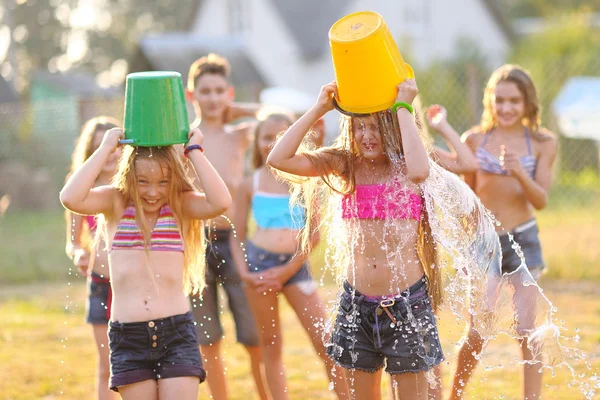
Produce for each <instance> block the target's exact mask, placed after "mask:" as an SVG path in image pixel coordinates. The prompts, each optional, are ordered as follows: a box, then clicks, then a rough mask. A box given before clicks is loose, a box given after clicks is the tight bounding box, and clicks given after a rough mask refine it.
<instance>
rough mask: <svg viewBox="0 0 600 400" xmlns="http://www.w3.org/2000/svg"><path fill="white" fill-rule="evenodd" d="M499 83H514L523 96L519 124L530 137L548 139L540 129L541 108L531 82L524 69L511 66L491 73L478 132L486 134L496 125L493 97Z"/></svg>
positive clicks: (545, 133) (484, 96)
mask: <svg viewBox="0 0 600 400" xmlns="http://www.w3.org/2000/svg"><path fill="white" fill-rule="evenodd" d="M500 82H512V83H514V84H515V85H516V86H517V88H518V89H519V92H521V94H522V95H523V100H524V103H525V115H524V116H523V119H522V121H521V123H522V124H523V125H524V126H526V127H527V128H528V129H529V132H531V134H532V136H534V137H535V138H536V139H542V140H543V139H545V138H548V137H549V136H550V135H549V133H548V132H547V131H546V130H543V129H540V122H541V121H540V113H541V107H540V102H539V99H538V95H537V91H536V89H535V85H534V83H533V80H532V79H531V77H530V76H529V73H528V72H527V71H526V70H525V69H523V68H522V67H520V66H518V65H513V64H505V65H503V66H501V67H500V68H498V69H497V70H495V71H494V72H493V73H492V75H491V76H490V79H489V80H488V83H487V85H486V87H485V91H484V94H483V114H482V115H481V123H480V125H479V130H480V132H481V133H487V132H489V131H491V130H492V128H494V127H495V126H496V124H497V121H496V118H495V117H494V112H493V109H494V108H493V107H494V106H493V97H494V91H495V90H496V86H497V85H498V83H500Z"/></svg>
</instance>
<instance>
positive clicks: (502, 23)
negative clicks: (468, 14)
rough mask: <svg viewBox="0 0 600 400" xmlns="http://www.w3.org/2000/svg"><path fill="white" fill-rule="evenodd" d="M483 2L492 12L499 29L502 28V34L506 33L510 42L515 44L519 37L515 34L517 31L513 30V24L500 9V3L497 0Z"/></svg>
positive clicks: (482, 0)
mask: <svg viewBox="0 0 600 400" xmlns="http://www.w3.org/2000/svg"><path fill="white" fill-rule="evenodd" d="M481 2H482V3H483V5H484V6H485V7H486V8H487V10H488V11H489V12H490V14H491V15H492V18H493V19H494V20H495V21H496V23H497V24H498V27H499V28H500V30H502V33H504V35H505V36H506V38H507V39H508V41H509V42H514V40H515V39H516V37H517V35H516V33H515V30H514V29H513V26H512V24H511V22H510V21H509V20H508V18H507V17H506V15H505V14H504V13H503V12H502V10H501V9H500V6H499V5H498V2H497V1H496V0H481Z"/></svg>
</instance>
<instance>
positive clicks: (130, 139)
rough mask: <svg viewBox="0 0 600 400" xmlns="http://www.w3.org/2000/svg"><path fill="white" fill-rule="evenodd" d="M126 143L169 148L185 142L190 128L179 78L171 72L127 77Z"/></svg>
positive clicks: (176, 73) (179, 75) (145, 73)
mask: <svg viewBox="0 0 600 400" xmlns="http://www.w3.org/2000/svg"><path fill="white" fill-rule="evenodd" d="M123 125H124V127H125V130H124V132H125V140H121V141H120V143H124V144H131V145H133V146H141V147H154V146H169V145H173V144H178V143H186V142H187V141H188V132H189V130H190V125H189V121H188V114H187V108H186V105H185V98H184V95H183V85H182V82H181V74H179V73H178V72H170V71H152V72H136V73H132V74H129V75H127V83H126V86H125V116H124V118H123Z"/></svg>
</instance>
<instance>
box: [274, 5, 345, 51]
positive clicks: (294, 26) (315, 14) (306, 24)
mask: <svg viewBox="0 0 600 400" xmlns="http://www.w3.org/2000/svg"><path fill="white" fill-rule="evenodd" d="M270 1H271V3H272V4H273V5H274V6H275V8H276V9H277V11H278V12H279V14H280V15H281V17H282V18H283V20H284V22H285V24H286V25H287V26H288V28H289V30H290V33H291V34H292V36H293V37H294V39H295V40H296V43H298V45H299V47H300V50H301V51H302V55H303V56H304V58H306V59H309V60H310V59H314V58H317V57H318V56H320V55H321V54H322V53H323V51H325V50H326V49H327V48H328V46H329V40H328V37H327V32H329V28H331V25H333V23H334V22H335V21H337V20H338V19H340V18H341V17H343V16H344V15H346V12H345V10H346V7H347V5H348V3H350V2H349V1H348V0H326V1H323V0H302V1H289V0H270Z"/></svg>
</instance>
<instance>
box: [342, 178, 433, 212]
mask: <svg viewBox="0 0 600 400" xmlns="http://www.w3.org/2000/svg"><path fill="white" fill-rule="evenodd" d="M422 204H423V199H422V198H421V196H419V195H418V194H417V193H415V192H413V191H411V190H408V189H406V188H404V187H402V185H401V184H399V183H398V182H394V183H391V184H383V183H377V184H371V185H356V192H355V194H354V195H347V196H344V198H343V199H342V218H358V219H411V218H412V219H415V220H417V221H418V220H419V219H420V218H421V206H422Z"/></svg>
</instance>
